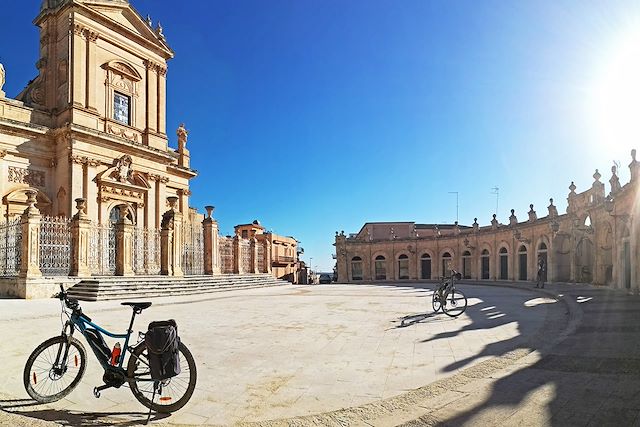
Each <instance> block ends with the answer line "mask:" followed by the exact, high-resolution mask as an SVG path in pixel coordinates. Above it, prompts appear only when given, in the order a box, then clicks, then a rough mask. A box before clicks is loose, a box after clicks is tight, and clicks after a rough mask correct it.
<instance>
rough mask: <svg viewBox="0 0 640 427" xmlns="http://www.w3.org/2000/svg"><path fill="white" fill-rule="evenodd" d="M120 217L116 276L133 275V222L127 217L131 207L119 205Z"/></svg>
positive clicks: (117, 229) (117, 232)
mask: <svg viewBox="0 0 640 427" xmlns="http://www.w3.org/2000/svg"><path fill="white" fill-rule="evenodd" d="M118 210H119V211H120V219H119V220H118V222H117V223H116V276H133V275H134V274H135V272H134V271H133V223H131V220H129V218H127V213H128V210H129V207H128V206H127V205H120V206H118Z"/></svg>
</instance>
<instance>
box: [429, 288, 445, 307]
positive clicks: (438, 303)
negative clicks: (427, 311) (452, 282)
mask: <svg viewBox="0 0 640 427" xmlns="http://www.w3.org/2000/svg"><path fill="white" fill-rule="evenodd" d="M441 298H442V297H441V296H440V292H439V288H438V289H436V290H435V291H433V296H432V297H431V307H433V312H434V313H437V312H439V311H440V310H441V309H442V300H441Z"/></svg>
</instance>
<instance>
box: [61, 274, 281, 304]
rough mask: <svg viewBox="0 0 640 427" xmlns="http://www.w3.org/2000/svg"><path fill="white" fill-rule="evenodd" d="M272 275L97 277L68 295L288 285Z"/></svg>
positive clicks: (135, 295)
mask: <svg viewBox="0 0 640 427" xmlns="http://www.w3.org/2000/svg"><path fill="white" fill-rule="evenodd" d="M288 283H289V282H286V281H284V280H281V279H277V278H275V277H273V276H271V275H270V274H264V273H258V274H238V275H233V274H222V275H216V276H186V277H179V278H173V277H167V276H158V277H156V276H135V277H126V278H124V277H113V276H109V277H95V278H91V279H87V280H83V281H81V282H79V283H77V284H76V285H75V286H73V287H71V288H70V289H69V290H68V292H69V296H71V297H73V298H77V299H79V300H81V301H101V300H114V299H139V298H151V297H161V296H170V295H176V296H178V295H195V294H203V293H211V292H222V291H229V290H236V289H252V288H259V287H270V286H281V285H284V284H288Z"/></svg>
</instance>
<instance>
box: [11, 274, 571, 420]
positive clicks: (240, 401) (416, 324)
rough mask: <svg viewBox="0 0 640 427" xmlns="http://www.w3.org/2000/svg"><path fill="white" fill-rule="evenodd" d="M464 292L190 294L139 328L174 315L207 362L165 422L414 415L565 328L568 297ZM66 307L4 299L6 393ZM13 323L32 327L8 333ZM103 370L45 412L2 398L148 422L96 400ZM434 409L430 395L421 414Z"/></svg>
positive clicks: (335, 288)
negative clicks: (435, 301) (443, 302)
mask: <svg viewBox="0 0 640 427" xmlns="http://www.w3.org/2000/svg"><path fill="white" fill-rule="evenodd" d="M462 289H463V290H464V291H465V292H466V293H467V295H468V296H469V304H470V305H469V308H468V310H467V313H465V315H463V316H461V317H460V318H458V319H451V318H448V317H446V316H444V315H442V314H440V315H437V316H433V315H432V314H431V308H430V305H431V304H430V302H431V290H430V289H429V285H426V286H425V285H417V284H416V285H412V284H409V285H404V286H374V285H369V286H367V285H358V286H353V285H348V286H346V285H328V286H285V287H281V288H268V289H258V290H251V291H237V292H229V293H228V294H225V295H220V296H215V297H210V298H202V299H199V300H195V301H194V300H193V298H177V299H176V298H173V299H162V298H159V299H154V300H153V301H154V306H153V307H151V308H150V309H148V310H146V311H145V312H144V313H143V315H142V316H141V318H140V319H139V320H138V321H137V326H138V328H142V329H144V326H146V324H147V322H148V321H150V320H156V319H164V318H168V317H172V318H175V319H176V320H177V321H178V324H179V325H180V334H181V337H182V338H183V341H184V342H185V343H186V344H187V345H188V346H189V348H190V349H191V350H192V352H193V353H194V356H195V358H196V361H197V363H198V369H199V382H198V387H197V389H196V393H194V397H193V398H192V400H191V401H190V402H189V404H188V405H187V406H186V407H185V408H183V410H181V411H179V412H178V413H176V414H174V415H172V416H171V417H169V418H165V419H162V420H157V421H156V422H160V423H163V424H164V423H170V424H174V425H178V424H188V425H199V424H232V423H235V424H238V425H249V424H252V423H257V424H259V425H329V424H327V423H329V422H330V421H329V420H333V421H331V422H336V423H337V424H334V425H348V424H353V425H356V424H357V423H359V422H365V421H364V420H366V419H368V420H373V419H375V418H376V417H384V416H385V415H387V414H394V413H395V412H396V411H404V412H405V417H404V418H406V420H407V421H410V420H411V419H412V417H413V418H414V419H415V418H417V417H415V416H414V415H420V414H419V413H418V414H416V413H415V411H411V410H409V411H408V412H407V408H408V407H409V406H408V405H407V402H409V403H410V402H412V401H413V402H417V401H424V397H425V396H427V397H428V396H432V397H437V396H441V395H442V396H444V395H445V394H446V395H447V396H449V397H450V398H452V399H453V400H452V401H455V400H456V399H457V398H460V397H462V396H465V395H467V394H469V393H471V392H472V391H473V390H474V389H475V388H474V387H472V386H471V384H472V383H473V382H474V381H475V382H478V384H479V386H480V385H484V386H487V383H486V381H480V380H481V379H483V378H487V373H491V372H496V371H497V370H499V369H500V368H504V367H506V366H508V365H512V364H513V363H515V362H516V361H517V360H519V359H520V358H522V357H524V356H526V355H527V354H530V353H531V350H532V347H533V344H534V342H533V341H535V340H538V341H540V337H543V338H544V336H545V334H544V333H542V332H548V331H549V330H550V329H549V319H552V320H553V323H554V324H556V325H558V328H559V329H562V328H563V327H565V326H566V324H567V316H566V315H567V311H566V310H565V307H564V306H561V305H559V304H557V303H556V300H555V299H553V298H549V297H548V296H546V295H545V294H532V292H531V291H530V290H529V289H528V288H526V289H523V288H522V286H521V287H520V289H517V288H513V289H509V288H504V287H492V286H467V285H463V286H462ZM57 304H58V302H57V301H54V300H40V301H16V300H3V301H0V306H1V308H2V313H3V314H2V317H0V327H2V328H3V330H7V331H8V333H9V335H10V336H9V337H8V339H10V340H11V342H12V343H13V345H12V349H11V351H10V357H7V358H6V362H7V363H6V364H5V366H4V367H3V370H4V371H5V372H6V373H7V377H8V378H7V380H6V381H5V383H4V384H2V385H0V392H2V393H5V394H8V395H9V396H11V397H12V398H14V399H24V398H26V393H25V392H24V390H23V388H22V384H21V380H20V378H21V373H22V368H23V365H24V361H25V359H26V357H27V356H28V354H29V353H30V352H31V350H32V349H33V348H35V346H36V345H37V344H38V343H39V342H41V341H42V340H44V339H45V338H47V337H49V336H51V335H54V334H56V333H57V332H58V331H59V328H60V326H59V325H60V324H59V318H58V317H59V308H58V307H57ZM83 308H84V310H85V312H87V313H88V314H89V315H90V316H91V317H92V318H93V319H94V320H95V321H97V322H98V323H99V324H101V325H102V326H105V327H107V329H110V330H112V329H114V330H117V329H123V328H124V327H123V325H125V324H126V323H127V319H128V316H129V309H126V308H122V307H120V306H119V305H117V304H115V303H113V302H98V303H83ZM18 321H19V322H20V324H21V325H24V326H23V327H24V328H25V330H28V331H29V333H28V334H25V333H24V330H23V331H21V330H16V329H15V328H14V329H12V328H11V325H15V324H16V323H18ZM532 340H533V341H532ZM543 341H544V340H542V342H541V343H538V344H540V345H542V344H544V342H543ZM513 351H515V352H516V353H513ZM92 362H93V363H92ZM99 371H100V370H99V366H97V362H96V361H94V360H90V363H89V366H88V369H87V373H86V374H85V377H84V379H83V381H82V383H81V384H80V386H79V387H78V388H77V389H76V390H74V391H73V392H72V393H71V394H70V395H69V396H68V398H67V399H63V400H62V401H60V402H58V403H55V404H52V405H49V406H48V407H46V408H43V407H41V406H34V407H18V408H15V407H14V408H12V407H10V404H9V405H8V404H7V403H6V402H5V403H4V407H5V409H7V410H12V411H13V410H19V411H22V412H23V413H24V414H25V415H27V416H29V417H32V418H39V419H49V420H53V421H58V422H60V423H61V424H63V425H75V424H74V423H82V424H85V423H86V424H89V425H95V424H98V423H99V422H106V421H108V422H109V423H113V424H127V425H130V424H132V423H133V424H135V423H136V422H139V421H140V420H141V419H142V418H141V417H142V416H143V414H144V413H145V411H146V410H145V408H144V407H142V406H141V405H139V404H138V403H137V402H135V401H133V399H132V398H131V395H130V394H129V392H128V390H126V389H120V390H109V391H106V392H104V393H103V397H101V398H100V399H97V400H96V399H94V398H93V397H92V394H91V389H92V388H93V386H95V385H98V384H99V383H100V381H99V379H100V377H101V374H100V372H99ZM452 378H454V379H452ZM447 379H449V380H447ZM443 381H445V383H443ZM427 384H429V386H427V388H425V387H424V386H425V385H427ZM445 384H446V385H445ZM452 385H454V386H455V387H457V388H458V389H455V388H454V389H452V388H451V386H452ZM446 401H447V400H446V399H444V400H439V404H442V402H446ZM437 407H439V406H438V405H433V404H430V403H428V402H427V403H426V404H425V405H423V406H421V407H420V411H421V412H423V413H424V412H425V410H428V409H429V408H432V409H433V408H437ZM25 408H26V409H25ZM345 408H348V409H345ZM311 414H321V415H311ZM322 414H324V415H322ZM363 414H367V415H366V416H364V415H363ZM371 415H373V417H372V416H371ZM392 416H394V417H395V415H392ZM296 417H298V418H297V420H298V421H295V420H296ZM300 417H302V418H300ZM273 419H284V420H286V421H280V422H278V421H275V422H272V421H269V420H273ZM101 420H102V421H101ZM314 420H315V421H314ZM400 421H402V420H401V419H399V418H397V417H396V418H395V421H391V422H392V423H396V424H397V423H398V422H400ZM345 423H347V424H345ZM385 425H395V424H385Z"/></svg>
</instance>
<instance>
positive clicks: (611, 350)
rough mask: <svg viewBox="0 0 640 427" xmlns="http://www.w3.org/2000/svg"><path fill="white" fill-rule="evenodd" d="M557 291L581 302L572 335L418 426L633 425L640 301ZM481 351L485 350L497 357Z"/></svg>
mask: <svg viewBox="0 0 640 427" xmlns="http://www.w3.org/2000/svg"><path fill="white" fill-rule="evenodd" d="M563 293H564V294H565V297H566V298H571V299H573V300H574V301H577V302H578V303H580V302H584V303H583V304H581V308H582V310H583V313H584V316H583V319H582V324H581V325H580V326H579V327H578V328H577V330H576V331H575V333H573V334H572V335H570V336H569V337H567V338H566V339H564V340H563V341H561V342H560V343H557V345H555V346H553V347H552V348H549V349H547V350H546V351H543V352H541V358H540V359H539V360H538V361H537V362H535V363H533V364H532V365H529V366H524V367H522V368H521V369H516V370H514V371H512V372H511V373H508V374H505V376H503V377H502V378H499V379H497V380H496V381H494V382H493V383H492V384H491V385H490V386H489V387H488V388H487V389H485V390H483V391H480V392H477V393H475V394H474V395H472V396H468V397H467V398H466V402H465V399H463V400H460V401H458V402H456V403H455V404H454V406H456V407H457V410H455V411H452V408H451V407H449V408H447V407H445V408H443V409H441V410H439V411H437V412H435V413H432V414H430V415H428V416H425V417H424V418H425V419H424V420H423V421H424V422H425V423H428V424H429V425H433V423H434V419H435V420H438V422H437V424H438V425H446V426H463V425H490V424H495V423H496V422H498V423H500V424H501V425H545V426H632V425H640V351H639V350H640V325H639V326H635V325H637V322H638V319H640V298H638V297H632V296H628V295H623V294H621V293H615V292H602V290H599V289H595V290H592V291H590V290H584V289H575V290H571V288H565V289H564V292H563ZM552 338H553V337H549V340H550V341H551V340H552ZM488 347H489V346H487V349H485V351H484V352H486V353H494V354H496V355H499V353H500V352H499V351H491V350H489V348H488ZM461 362H464V361H461ZM454 365H457V363H456V364H454ZM455 367H459V366H450V367H448V369H454V368H455ZM454 409H455V408H454ZM412 425H415V424H412Z"/></svg>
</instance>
